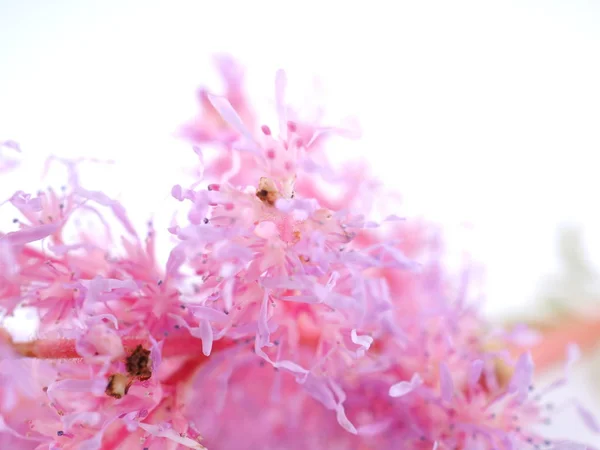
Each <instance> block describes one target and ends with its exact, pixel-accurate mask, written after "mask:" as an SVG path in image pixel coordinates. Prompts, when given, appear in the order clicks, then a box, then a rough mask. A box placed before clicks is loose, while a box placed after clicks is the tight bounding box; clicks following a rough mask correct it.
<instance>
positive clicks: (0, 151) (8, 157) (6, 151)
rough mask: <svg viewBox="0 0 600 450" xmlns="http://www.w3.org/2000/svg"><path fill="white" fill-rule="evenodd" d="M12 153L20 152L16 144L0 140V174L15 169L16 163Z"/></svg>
mask: <svg viewBox="0 0 600 450" xmlns="http://www.w3.org/2000/svg"><path fill="white" fill-rule="evenodd" d="M14 152H18V153H20V152H21V146H20V145H19V143H18V142H15V141H11V140H8V141H2V140H0V174H1V173H3V172H8V171H9V170H11V169H14V168H15V167H17V165H18V161H17V160H16V159H15V158H14V154H13V153H14Z"/></svg>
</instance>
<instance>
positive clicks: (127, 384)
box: [0, 57, 596, 450]
mask: <svg viewBox="0 0 600 450" xmlns="http://www.w3.org/2000/svg"><path fill="white" fill-rule="evenodd" d="M219 61H220V70H221V72H222V74H223V76H224V77H225V80H226V96H224V97H222V96H216V95H213V94H210V93H208V92H207V91H202V92H201V95H200V98H201V104H202V114H201V116H200V117H199V119H198V120H197V121H195V122H194V123H193V124H191V125H189V126H188V127H186V128H185V129H184V134H185V135H186V136H187V137H188V138H190V139H191V140H192V141H194V143H195V144H196V145H198V146H202V145H211V146H214V147H217V148H220V149H221V151H222V152H223V154H224V155H225V156H223V157H220V158H219V157H218V158H217V159H215V160H214V161H212V162H210V163H207V164H208V165H207V167H206V168H205V169H207V170H204V177H203V178H200V179H198V180H196V182H195V183H194V184H193V185H192V186H182V185H179V184H178V185H175V186H174V187H173V189H172V195H173V197H174V198H175V199H176V200H177V201H179V202H181V206H182V207H186V206H187V208H188V209H187V216H186V218H185V220H183V221H179V222H174V223H173V224H172V225H171V227H170V228H169V230H168V231H169V232H170V233H171V234H172V236H173V237H174V238H175V239H176V241H175V244H174V246H173V248H172V249H171V251H170V254H169V258H168V261H167V262H166V264H165V266H164V267H161V265H160V264H159V263H158V262H157V258H156V255H155V249H154V247H155V237H156V233H157V231H156V230H154V228H153V226H152V224H149V228H148V231H147V234H146V236H144V237H140V236H139V235H138V233H137V232H136V230H135V229H134V227H133V225H132V224H131V222H130V221H129V219H128V217H127V214H126V210H125V208H124V207H123V206H122V205H121V204H120V203H119V202H117V201H116V200H114V199H111V198H109V197H108V196H107V195H105V194H104V193H102V192H95V191H89V190H87V189H86V188H85V187H84V184H83V182H81V181H80V180H79V178H78V177H77V175H76V174H77V171H76V165H75V164H73V163H67V165H68V167H69V170H70V177H69V180H68V181H69V183H68V184H67V185H66V186H65V189H64V190H62V191H61V193H60V194H57V193H55V191H52V190H48V191H46V192H41V193H38V194H35V195H32V194H30V193H26V192H22V191H18V192H17V193H15V195H13V196H12V198H11V202H10V203H11V204H12V206H13V207H14V208H16V210H17V211H18V212H19V213H20V214H21V216H22V219H20V220H17V221H16V222H15V230H13V231H10V232H8V233H6V234H3V235H0V248H1V249H2V253H1V255H2V257H1V258H0V265H1V268H2V272H1V274H0V282H2V285H0V295H1V302H2V303H1V305H2V306H3V307H4V310H5V314H6V315H7V316H8V315H10V314H12V313H13V311H14V310H15V308H17V307H20V306H28V307H32V308H35V309H36V310H37V311H38V314H39V318H40V327H39V331H38V333H37V336H36V338H35V339H32V340H30V341H27V342H15V341H13V339H12V337H11V336H9V335H8V334H6V333H5V332H3V334H2V336H1V337H2V342H1V343H2V347H1V348H0V350H1V351H2V366H1V369H2V370H1V371H0V375H2V376H1V378H0V380H1V384H0V400H1V402H0V418H1V419H2V421H1V422H0V426H1V428H0V436H2V439H4V441H0V442H3V443H6V445H8V446H13V447H14V448H23V449H27V448H31V449H37V450H41V449H84V450H95V449H132V448H142V449H148V450H150V449H152V450H155V449H169V450H174V449H182V448H196V449H200V448H204V446H206V447H207V448H210V449H232V450H233V449H236V450H241V449H265V450H268V449H273V450H275V449H306V448H313V449H357V450H366V449H388V448H389V449H395V448H403V449H407V450H411V449H435V448H437V449H457V448H465V449H475V450H477V449H521V448H555V449H559V448H563V449H566V448H576V447H569V445H575V444H568V443H566V442H565V443H561V442H553V441H550V440H547V439H546V438H544V435H543V431H539V426H540V425H541V426H544V425H547V423H548V420H550V410H549V408H548V405H547V404H546V403H545V395H546V393H547V391H548V390H551V389H555V388H556V387H558V386H560V385H562V384H564V380H559V381H558V382H557V383H555V384H554V385H552V386H549V387H548V389H537V388H534V387H533V386H532V377H533V368H534V364H533V360H532V357H531V355H530V354H529V353H527V352H522V351H520V347H519V345H520V344H519V343H520V342H521V340H522V338H521V337H520V336H521V335H520V334H519V333H517V332H514V333H507V332H496V331H494V330H492V329H491V328H490V327H489V325H488V324H487V323H485V322H484V321H483V320H482V318H481V317H480V316H479V313H478V311H477V309H476V308H475V307H474V306H472V303H471V302H470V301H469V300H470V291H469V286H470V283H469V270H468V269H469V268H465V270H464V273H462V274H460V275H461V276H458V277H457V276H454V275H453V274H452V273H450V272H449V271H448V270H447V269H446V268H445V267H444V265H443V263H442V261H443V249H442V246H441V239H440V235H441V233H440V231H439V230H437V229H436V228H435V227H434V226H433V225H431V224H428V223H425V222H421V221H415V220H412V219H401V218H400V217H398V216H396V215H393V214H390V215H387V216H386V217H385V218H384V219H383V220H380V221H374V220H371V219H370V218H369V212H370V211H369V210H370V208H369V204H371V203H372V201H373V200H372V196H374V195H376V196H377V197H378V200H379V201H381V202H382V203H384V204H385V203H386V198H387V197H386V194H385V193H384V191H383V190H382V189H380V187H379V186H378V183H377V182H376V181H375V180H373V179H371V178H369V177H368V174H367V172H366V171H364V170H362V169H357V168H356V167H355V168H354V169H350V168H348V169H347V170H342V171H338V170H336V169H335V168H334V167H332V166H331V165H330V164H329V163H328V161H327V158H326V157H324V154H323V152H324V149H323V147H324V145H325V143H326V141H325V139H324V137H325V134H327V133H337V134H342V135H347V134H348V133H347V132H346V131H345V130H341V129H338V128H329V127H323V126H322V125H320V124H318V123H301V122H299V121H295V120H292V119H291V118H290V117H291V113H290V111H291V109H290V108H288V106H287V105H286V104H285V100H284V91H285V74H284V73H283V72H278V74H277V77H276V78H277V79H276V94H277V95H276V97H277V110H278V114H279V127H273V128H271V127H268V126H266V125H264V126H261V127H257V125H256V124H258V123H259V122H258V121H257V120H256V119H255V116H254V113H253V112H252V110H251V108H250V106H249V104H248V101H247V100H246V97H245V95H244V93H243V90H242V86H241V80H242V78H241V76H242V72H241V69H240V68H239V67H238V66H237V65H236V64H235V62H233V61H232V60H230V59H227V58H223V57H222V58H221V59H220V60H219ZM195 151H196V154H197V155H198V156H199V158H202V155H203V152H202V149H201V148H199V147H197V148H195ZM227 164H229V165H227ZM349 167H350V166H349ZM357 177H359V178H361V179H360V180H357V179H356V178H357ZM317 181H325V183H322V184H319V183H318V182H317ZM332 185H333V186H335V187H331V186H332ZM329 189H331V190H332V191H336V192H337V193H338V194H339V193H340V192H341V195H332V192H330V190H329ZM81 216H86V217H88V218H92V217H95V218H96V222H97V224H96V225H97V227H96V229H94V230H92V231H90V230H84V229H81V228H78V227H77V226H76V225H77V220H76V219H75V218H76V217H81ZM113 225H114V226H113ZM69 227H74V230H75V231H73V228H69ZM68 230H71V233H70V234H69V233H68ZM515 343H516V344H515ZM513 344H514V345H513ZM571 353H574V352H571ZM571 356H573V355H571ZM577 408H578V410H579V411H580V412H581V413H582V415H583V417H584V420H585V422H586V423H588V424H589V425H590V426H591V427H595V426H596V424H595V422H594V420H593V418H591V416H589V415H588V414H587V413H586V412H585V410H584V409H583V408H582V407H581V406H579V405H577ZM7 448H10V447H7Z"/></svg>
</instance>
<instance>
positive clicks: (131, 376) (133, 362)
mask: <svg viewBox="0 0 600 450" xmlns="http://www.w3.org/2000/svg"><path fill="white" fill-rule="evenodd" d="M150 362H151V361H150V350H146V349H145V348H144V347H142V346H141V345H138V346H137V347H136V348H135V350H133V352H131V354H130V355H129V356H128V357H127V360H126V361H125V367H126V369H127V375H125V374H122V373H115V374H113V375H111V376H110V377H109V378H108V385H107V386H106V390H105V391H104V392H105V393H106V395H108V396H110V397H114V398H117V399H119V398H121V397H123V396H124V395H126V394H127V392H128V391H129V388H130V387H131V385H132V384H133V381H134V380H135V379H138V380H140V381H145V380H148V379H150V377H151V376H152V369H151V365H150Z"/></svg>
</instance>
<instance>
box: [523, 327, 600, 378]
mask: <svg viewBox="0 0 600 450" xmlns="http://www.w3.org/2000/svg"><path fill="white" fill-rule="evenodd" d="M541 334H542V339H541V341H540V342H539V343H536V344H535V345H533V346H531V347H526V348H516V349H515V351H523V350H529V351H530V352H531V356H532V358H533V361H534V363H535V365H536V368H537V369H538V370H544V369H548V368H550V367H552V366H554V365H556V364H560V363H561V362H564V361H565V358H566V351H567V347H568V346H569V344H572V343H573V344H577V345H578V346H579V348H580V349H581V351H582V352H588V351H590V350H593V349H594V348H595V347H596V345H597V344H598V342H599V341H600V319H597V318H594V319H587V318H581V319H569V320H568V321H565V322H563V323H562V324H559V325H558V326H556V327H553V328H550V329H548V330H546V331H542V332H541Z"/></svg>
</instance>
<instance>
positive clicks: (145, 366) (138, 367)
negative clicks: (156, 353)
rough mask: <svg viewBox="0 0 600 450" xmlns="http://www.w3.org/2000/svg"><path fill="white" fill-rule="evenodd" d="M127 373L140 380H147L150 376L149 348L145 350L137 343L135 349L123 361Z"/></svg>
mask: <svg viewBox="0 0 600 450" xmlns="http://www.w3.org/2000/svg"><path fill="white" fill-rule="evenodd" d="M125 366H126V368H127V373H128V374H129V375H130V376H132V377H135V378H138V379H139V380H140V381H145V380H148V379H149V378H150V377H151V376H152V369H151V367H150V350H146V349H145V348H144V347H142V346H141V345H138V346H137V347H136V348H135V350H134V351H133V352H132V353H131V355H129V356H128V357H127V361H126V363H125Z"/></svg>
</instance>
